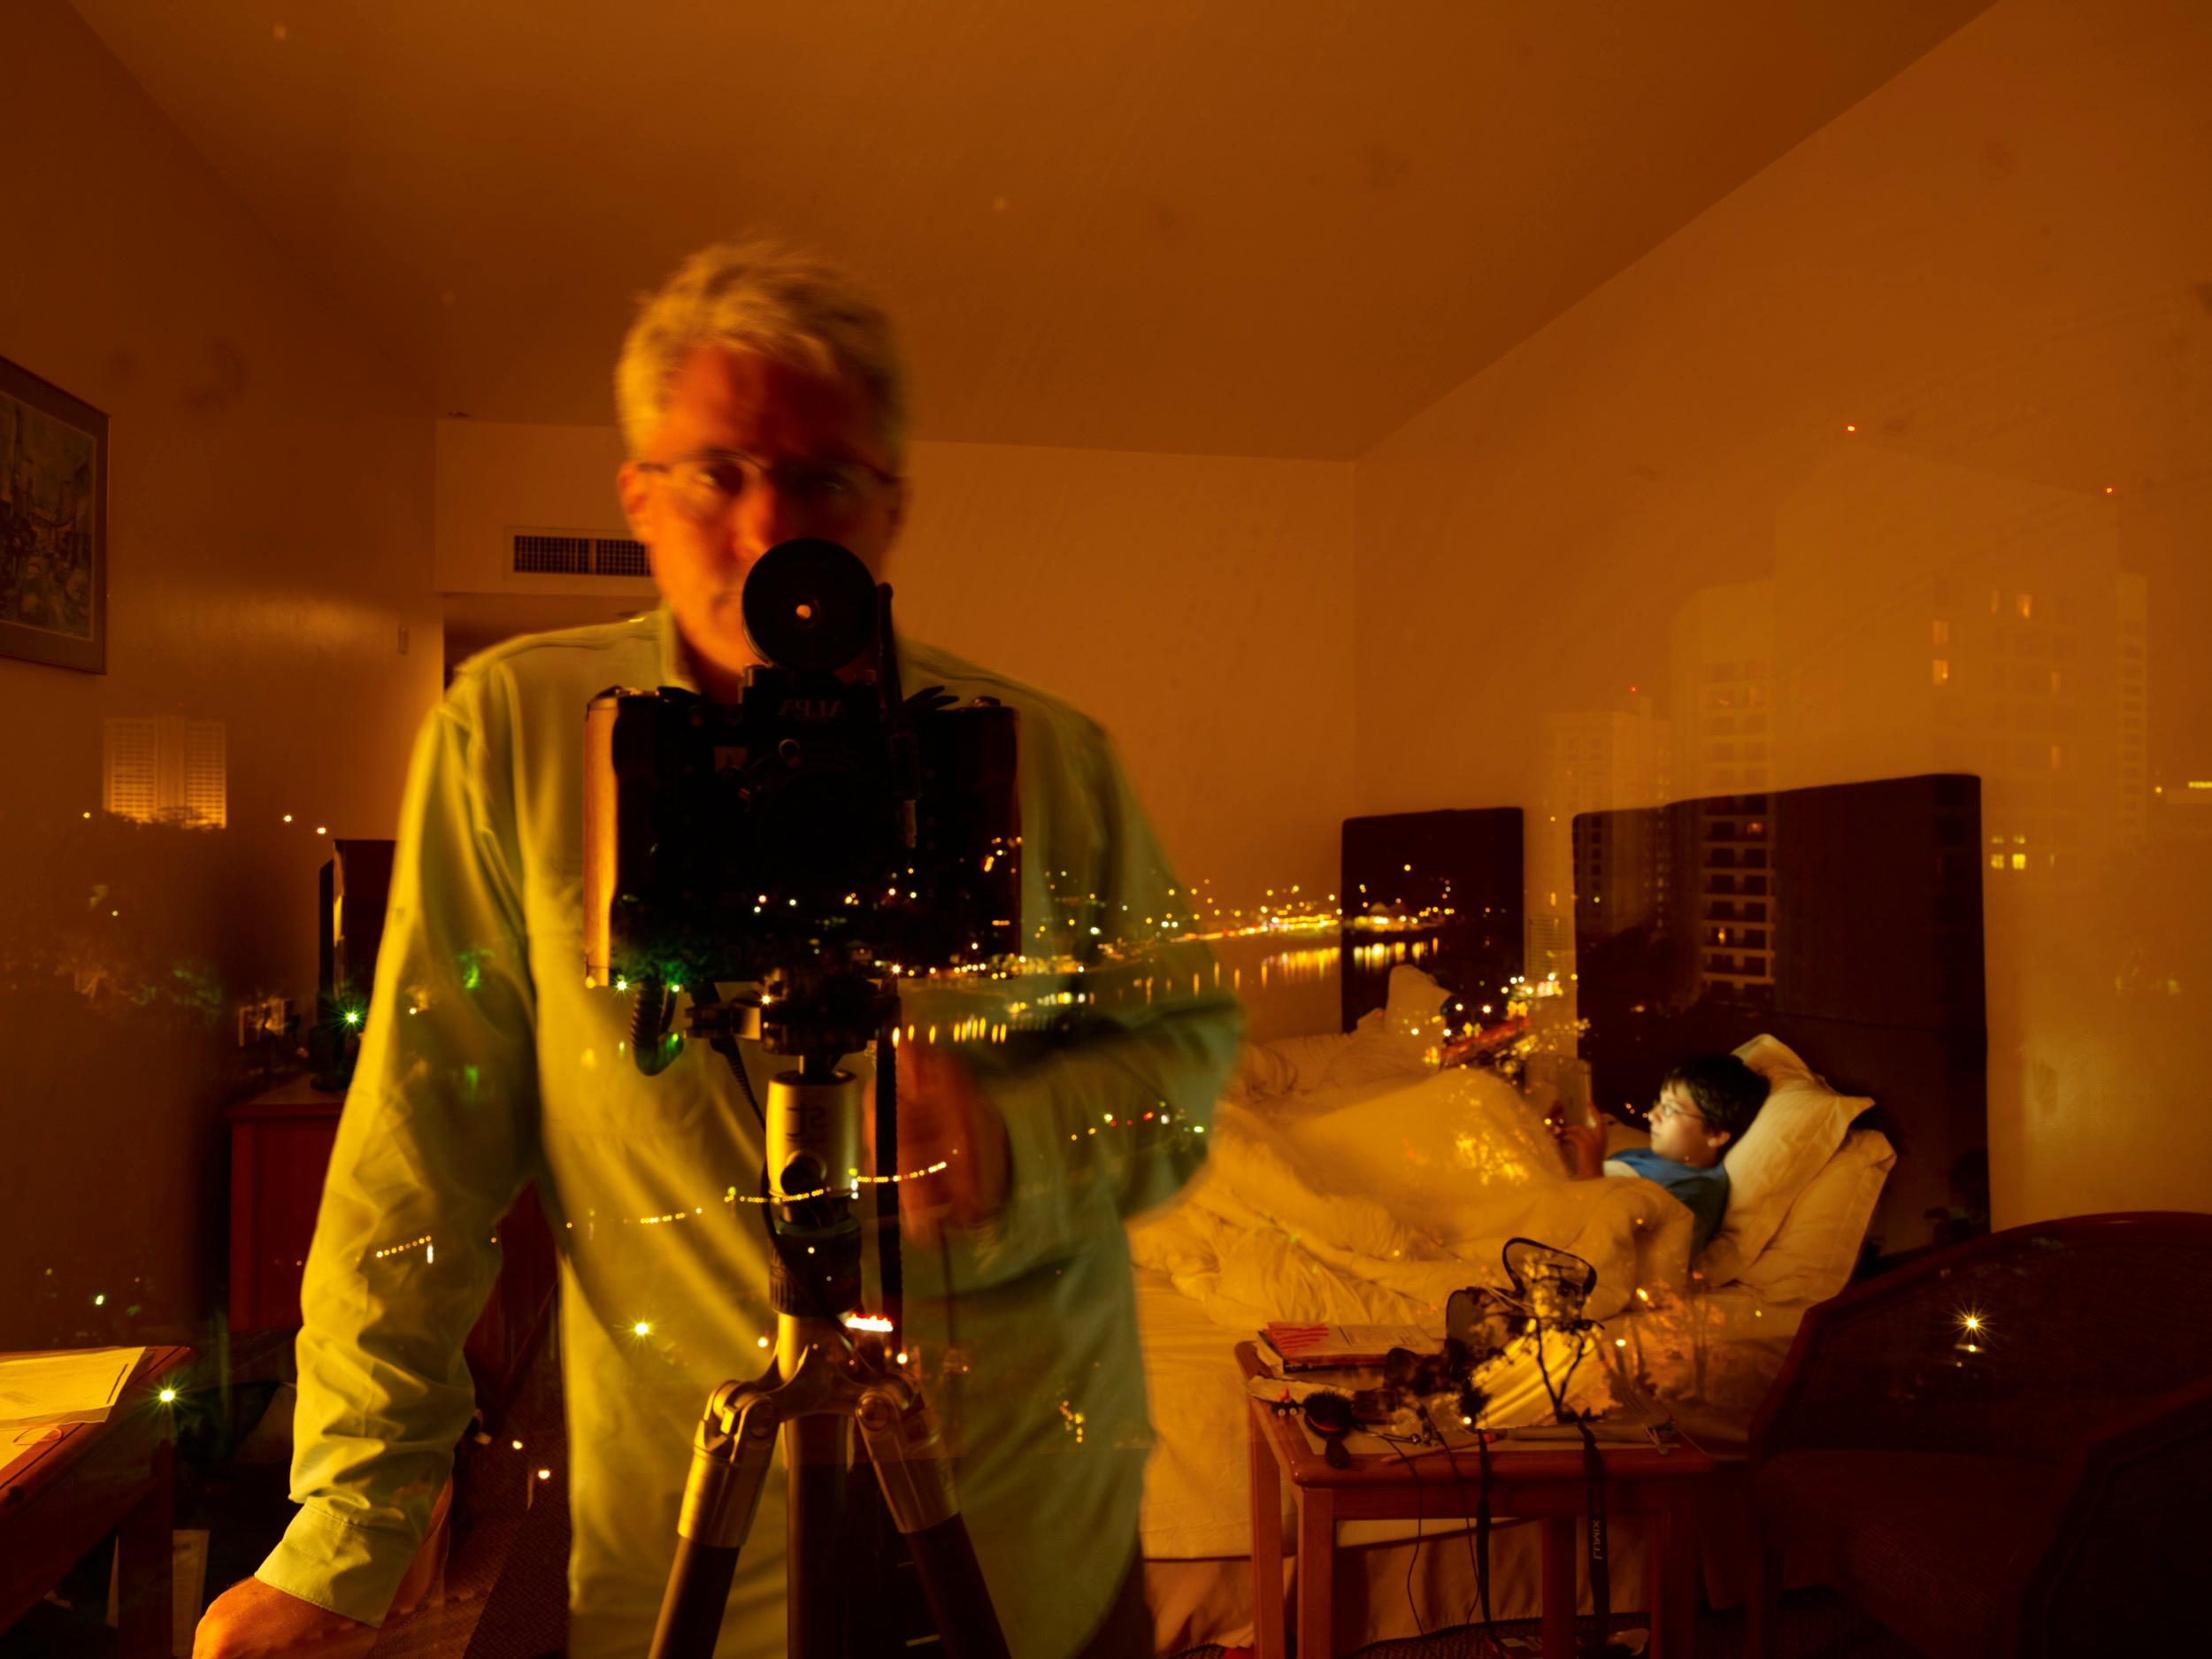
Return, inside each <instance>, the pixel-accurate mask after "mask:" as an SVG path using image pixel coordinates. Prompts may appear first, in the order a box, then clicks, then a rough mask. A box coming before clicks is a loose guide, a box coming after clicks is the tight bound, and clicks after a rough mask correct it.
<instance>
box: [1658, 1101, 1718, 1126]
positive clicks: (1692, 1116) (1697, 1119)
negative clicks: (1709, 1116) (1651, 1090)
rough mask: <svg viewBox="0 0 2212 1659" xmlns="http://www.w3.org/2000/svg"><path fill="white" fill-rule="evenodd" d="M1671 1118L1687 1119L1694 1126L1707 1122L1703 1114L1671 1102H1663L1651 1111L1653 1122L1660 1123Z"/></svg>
mask: <svg viewBox="0 0 2212 1659" xmlns="http://www.w3.org/2000/svg"><path fill="white" fill-rule="evenodd" d="M1665 1118H1688V1119H1689V1120H1690V1121H1691V1122H1692V1123H1694V1124H1701V1123H1703V1122H1704V1121H1705V1119H1704V1118H1703V1117H1702V1116H1701V1114H1699V1113H1697V1112H1694V1111H1692V1110H1690V1109H1689V1108H1688V1107H1687V1106H1678V1105H1677V1104H1676V1103H1675V1102H1672V1101H1671V1100H1663V1101H1661V1102H1659V1103H1658V1104H1657V1105H1656V1106H1654V1107H1653V1108H1652V1109H1651V1121H1652V1122H1654V1123H1659V1122H1661V1121H1662V1120H1663V1119H1665Z"/></svg>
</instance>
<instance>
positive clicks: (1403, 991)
mask: <svg viewBox="0 0 2212 1659" xmlns="http://www.w3.org/2000/svg"><path fill="white" fill-rule="evenodd" d="M1450 995H1451V993H1450V992H1449V991H1448V990H1446V989H1445V988H1444V987H1442V986H1440V985H1439V984H1438V983H1437V982H1436V981H1435V980H1434V979H1431V978H1430V977H1429V976H1428V975H1427V974H1425V973H1424V972H1421V970H1420V969H1418V968H1409V967H1407V966H1406V965H1405V964H1402V963H1401V964H1399V965H1398V966H1396V967H1394V968H1393V969H1391V971H1390V992H1389V1001H1388V1002H1387V1003H1386V1005H1385V1006H1384V1007H1382V1008H1380V1009H1378V1010H1375V1011H1374V1012H1373V1013H1370V1014H1367V1015H1363V1017H1362V1018H1361V1019H1360V1021H1359V1024H1358V1025H1356V1026H1354V1027H1353V1029H1352V1033H1351V1035H1350V1036H1349V1037H1348V1039H1347V1040H1346V1041H1345V1042H1344V1045H1343V1047H1341V1048H1339V1049H1338V1050H1337V1051H1336V1052H1335V1053H1334V1054H1333V1055H1332V1056H1330V1057H1329V1064H1328V1069H1327V1071H1325V1072H1324V1073H1323V1076H1322V1081H1323V1082H1324V1083H1325V1084H1326V1085H1327V1086H1328V1087H1332V1088H1352V1087H1357V1086H1358V1085H1360V1084H1363V1083H1379V1082H1382V1081H1384V1080H1386V1079H1391V1078H1418V1077H1425V1076H1426V1075H1427V1074H1428V1073H1429V1072H1432V1071H1435V1070H1436V1062H1435V1059H1434V1058H1433V1057H1432V1056H1433V1055H1434V1053H1435V1051H1436V1048H1437V1047H1438V1045H1439V1044H1440V1042H1441V1041H1443V1032H1444V1027H1443V1010H1444V1003H1445V1002H1446V1001H1447V1000H1448V998H1449V997H1450Z"/></svg>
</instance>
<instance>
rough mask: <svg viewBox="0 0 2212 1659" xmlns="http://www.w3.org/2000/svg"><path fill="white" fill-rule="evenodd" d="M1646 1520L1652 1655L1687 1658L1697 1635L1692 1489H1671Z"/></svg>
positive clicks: (1695, 1549)
mask: <svg viewBox="0 0 2212 1659" xmlns="http://www.w3.org/2000/svg"><path fill="white" fill-rule="evenodd" d="M1651 1523H1652V1538H1651V1564H1650V1569H1649V1575H1648V1590H1649V1595H1650V1600H1651V1652H1652V1659H1690V1655H1691V1652H1692V1650H1693V1649H1694V1647H1695V1644H1696V1640H1697V1504H1696V1494H1694V1493H1686V1492H1677V1493H1673V1494H1670V1497H1669V1500H1668V1502H1667V1505H1666V1507H1665V1508H1664V1509H1662V1510H1660V1511H1659V1512H1658V1513H1657V1514H1655V1515H1654V1516H1653V1517H1651Z"/></svg>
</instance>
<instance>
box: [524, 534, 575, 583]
mask: <svg viewBox="0 0 2212 1659" xmlns="http://www.w3.org/2000/svg"><path fill="white" fill-rule="evenodd" d="M515 568H516V569H517V570H518V571H528V572H532V573H534V574H550V575H576V574H580V573H581V572H585V571H588V570H589V569H590V568H591V539H590V538H589V537H588V536H580V535H532V534H521V533H518V534H517V535H516V536H515Z"/></svg>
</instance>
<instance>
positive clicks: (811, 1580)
mask: <svg viewBox="0 0 2212 1659" xmlns="http://www.w3.org/2000/svg"><path fill="white" fill-rule="evenodd" d="M846 1447H847V1435H846V1428H845V1419H844V1418H843V1417H794V1418H792V1419H791V1421H790V1422H788V1423H787V1424H785V1425H784V1440H783V1455H784V1464H785V1468H786V1471H787V1475H788V1478H789V1482H790V1493H791V1516H790V1522H789V1526H788V1550H789V1554H788V1555H787V1557H786V1562H785V1570H784V1586H785V1588H784V1596H785V1608H786V1619H787V1642H788V1644H789V1653H790V1655H791V1659H843V1655H844V1652H845V1624H844V1613H845V1597H844V1594H843V1591H844V1588H845V1582H844V1572H843V1567H844V1559H843V1541H844V1532H845V1527H844V1519H845V1475H846V1469H845V1460H846Z"/></svg>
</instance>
